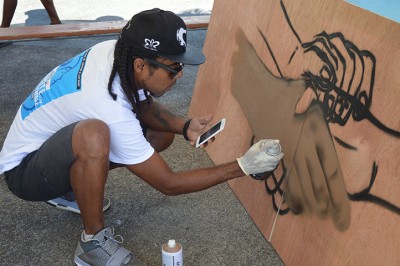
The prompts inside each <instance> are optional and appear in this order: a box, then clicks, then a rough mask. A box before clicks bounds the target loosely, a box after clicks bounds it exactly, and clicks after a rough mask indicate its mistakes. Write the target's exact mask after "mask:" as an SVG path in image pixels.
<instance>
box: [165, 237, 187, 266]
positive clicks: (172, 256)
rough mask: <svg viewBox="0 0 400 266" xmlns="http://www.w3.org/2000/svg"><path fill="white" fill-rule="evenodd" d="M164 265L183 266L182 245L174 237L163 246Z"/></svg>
mask: <svg viewBox="0 0 400 266" xmlns="http://www.w3.org/2000/svg"><path fill="white" fill-rule="evenodd" d="M161 254H162V266H182V265H183V256H182V246H181V245H180V244H179V243H177V242H176V241H175V240H174V239H171V240H169V241H168V243H167V244H164V245H163V246H162V251H161Z"/></svg>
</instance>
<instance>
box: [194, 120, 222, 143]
mask: <svg viewBox="0 0 400 266" xmlns="http://www.w3.org/2000/svg"><path fill="white" fill-rule="evenodd" d="M225 121H226V119H225V118H223V119H221V121H219V122H218V123H216V124H215V125H213V126H212V127H211V128H210V129H209V130H207V131H206V132H204V133H203V134H201V135H200V136H199V137H198V138H197V141H196V148H198V147H200V146H201V145H202V144H204V143H206V142H207V140H209V139H211V138H212V137H214V136H215V135H217V134H218V133H219V132H221V131H222V130H223V129H224V127H225Z"/></svg>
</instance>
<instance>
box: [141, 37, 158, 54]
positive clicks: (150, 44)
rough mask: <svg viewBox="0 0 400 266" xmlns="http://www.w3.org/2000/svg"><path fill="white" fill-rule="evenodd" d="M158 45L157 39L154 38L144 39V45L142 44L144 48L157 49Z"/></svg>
mask: <svg viewBox="0 0 400 266" xmlns="http://www.w3.org/2000/svg"><path fill="white" fill-rule="evenodd" d="M159 45H160V42H159V41H155V40H154V39H151V40H149V39H144V45H143V46H144V48H146V49H150V50H153V51H157V46H159Z"/></svg>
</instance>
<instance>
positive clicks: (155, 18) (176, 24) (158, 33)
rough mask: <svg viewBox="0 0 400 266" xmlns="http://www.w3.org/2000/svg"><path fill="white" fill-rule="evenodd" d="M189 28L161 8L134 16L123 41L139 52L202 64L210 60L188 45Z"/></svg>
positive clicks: (183, 62)
mask: <svg viewBox="0 0 400 266" xmlns="http://www.w3.org/2000/svg"><path fill="white" fill-rule="evenodd" d="M186 32H187V30H186V25H185V22H183V20H182V19H181V18H180V17H179V16H177V15H176V14H174V13H173V12H171V11H164V10H161V9H159V8H154V9H151V10H146V11H142V12H140V13H137V14H136V15H134V16H133V17H132V19H131V20H129V22H128V23H127V24H126V25H125V26H124V28H123V29H122V31H121V41H122V42H123V43H124V44H125V45H127V46H129V47H131V48H135V49H136V50H139V51H142V52H145V53H150V54H153V55H156V56H159V57H163V58H167V59H169V60H171V61H174V62H178V63H182V64H187V65H200V64H202V63H204V61H205V60H206V57H205V56H204V54H203V53H202V52H201V50H200V49H197V48H195V47H193V46H190V45H188V44H187V42H186V35H187V33H186Z"/></svg>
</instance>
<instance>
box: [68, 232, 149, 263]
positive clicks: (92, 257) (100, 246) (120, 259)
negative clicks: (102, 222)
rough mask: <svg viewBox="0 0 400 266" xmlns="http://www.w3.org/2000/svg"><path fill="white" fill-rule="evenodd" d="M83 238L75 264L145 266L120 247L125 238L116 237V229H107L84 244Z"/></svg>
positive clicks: (76, 254) (77, 251)
mask: <svg viewBox="0 0 400 266" xmlns="http://www.w3.org/2000/svg"><path fill="white" fill-rule="evenodd" d="M82 239H83V232H82V236H81V238H80V240H79V242H78V246H77V247H76V250H75V263H76V265H79V266H100V265H102V266H103V265H111V266H145V265H146V264H145V263H143V262H141V261H140V260H138V259H137V258H135V257H134V256H133V254H132V252H130V251H129V250H127V249H125V248H124V247H122V246H120V245H119V244H121V243H122V242H123V240H124V239H123V238H122V236H120V235H116V236H114V228H112V227H107V228H104V229H103V230H101V231H100V232H98V233H97V234H96V235H95V236H94V237H93V239H92V240H90V241H87V242H84V241H83V240H82Z"/></svg>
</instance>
